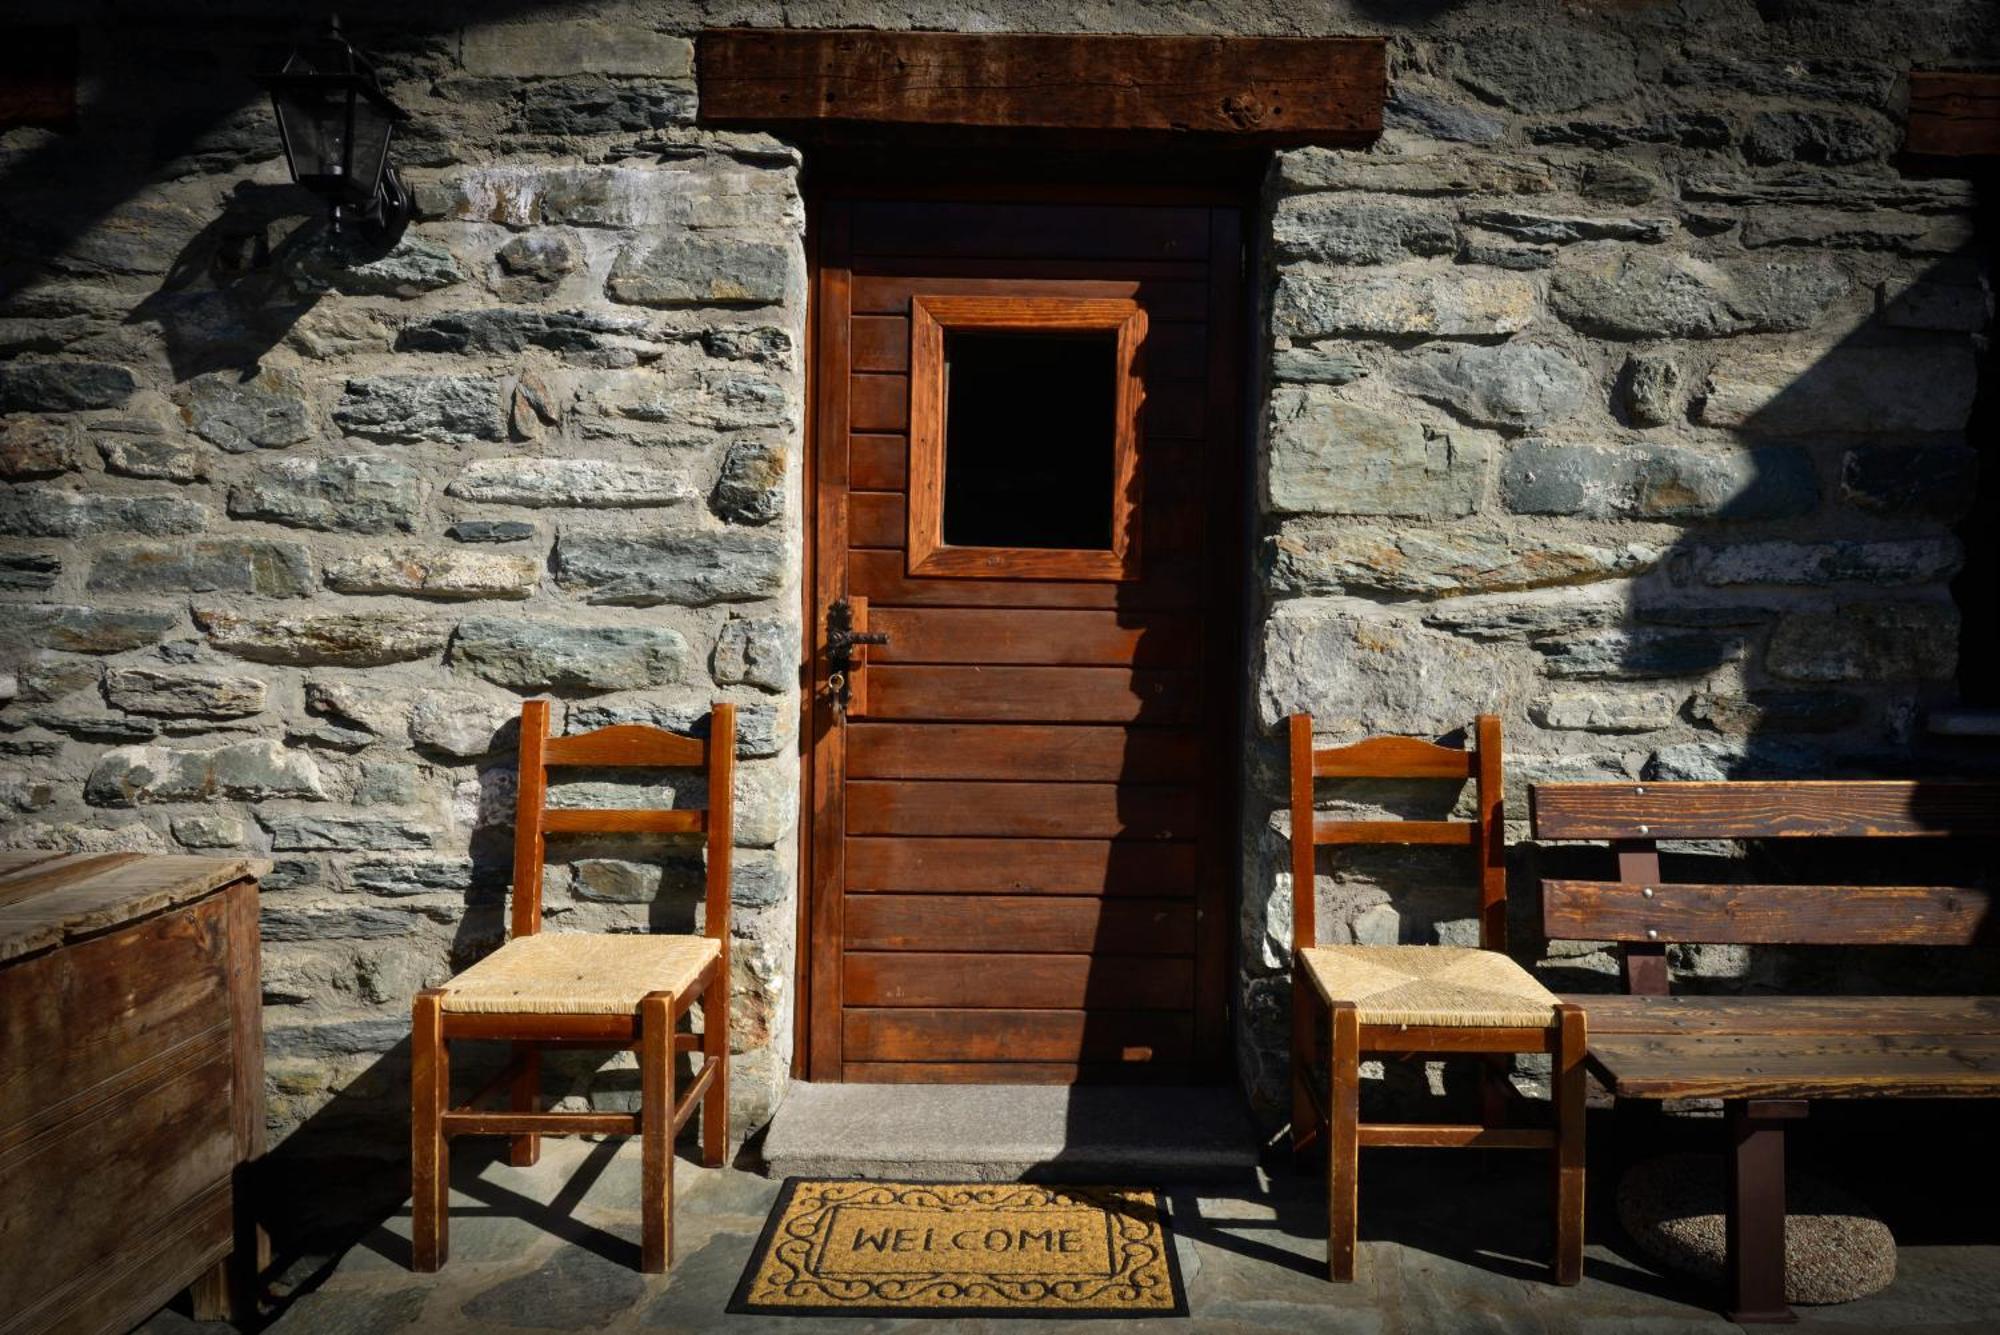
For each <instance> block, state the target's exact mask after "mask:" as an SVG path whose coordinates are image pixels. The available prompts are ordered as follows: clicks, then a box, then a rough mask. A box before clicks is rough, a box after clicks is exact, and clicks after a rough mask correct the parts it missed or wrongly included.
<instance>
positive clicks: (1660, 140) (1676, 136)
mask: <svg viewBox="0 0 2000 1335" xmlns="http://www.w3.org/2000/svg"><path fill="white" fill-rule="evenodd" d="M1734 138H1735V132H1734V129H1733V126H1732V123H1731V121H1730V119H1729V118H1728V117H1726V116H1722V115H1718V114H1717V113H1715V112H1712V111H1662V112H1656V113H1655V114H1653V115H1651V116H1647V117H1644V118H1643V119H1636V120H1635V119H1633V118H1631V117H1628V116H1624V115H1609V116H1585V117H1579V118H1576V119H1573V120H1564V121H1544V122H1542V123H1540V124H1538V125H1530V126H1529V127H1528V140H1529V142H1530V143H1535V144H1561V145H1566V146H1575V147H1580V148H1595V149H1600V150H1601V149H1615V148H1630V147H1632V146H1633V145H1635V144H1668V145H1672V146H1674V147H1678V148H1726V147H1728V146H1729V144H1730V142H1731V141H1732V140H1733V139H1734Z"/></svg>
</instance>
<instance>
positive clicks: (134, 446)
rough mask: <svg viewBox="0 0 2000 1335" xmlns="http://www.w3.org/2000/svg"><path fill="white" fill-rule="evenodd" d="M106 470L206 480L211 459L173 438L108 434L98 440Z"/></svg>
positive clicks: (152, 477)
mask: <svg viewBox="0 0 2000 1335" xmlns="http://www.w3.org/2000/svg"><path fill="white" fill-rule="evenodd" d="M97 452H98V454H99V455H100V456H101V457H102V458H103V460H104V471H105V472H107V473H111V474H113V475H115V476H117V477H137V478H147V479H150V480H152V481H155V482H206V481H207V480H208V459H207V458H206V457H204V456H203V455H202V454H201V453H199V452H197V451H195V450H190V449H186V448H184V447H182V446H179V445H176V444H174V443H173V442H171V441H165V440H152V439H148V438H145V437H136V436H108V437H105V438H103V439H100V440H99V441H98V442H97Z"/></svg>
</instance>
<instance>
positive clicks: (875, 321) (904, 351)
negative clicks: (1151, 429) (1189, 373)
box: [853, 315, 1186, 375]
mask: <svg viewBox="0 0 2000 1335" xmlns="http://www.w3.org/2000/svg"><path fill="white" fill-rule="evenodd" d="M853 349H854V368H853V369H855V370H856V371H897V372H904V371H908V370H909V369H910V322H909V321H908V320H907V319H905V318H904V317H902V316H900V315H857V316H855V317H854V324H853ZM1176 364H1177V365H1178V364H1180V363H1176ZM1174 374H1176V375H1180V374H1186V373H1185V372H1180V371H1177V372H1175V373H1174Z"/></svg>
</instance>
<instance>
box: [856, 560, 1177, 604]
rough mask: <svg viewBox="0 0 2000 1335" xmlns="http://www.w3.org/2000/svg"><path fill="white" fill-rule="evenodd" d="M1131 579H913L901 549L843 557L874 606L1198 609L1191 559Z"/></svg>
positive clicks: (1153, 566)
mask: <svg viewBox="0 0 2000 1335" xmlns="http://www.w3.org/2000/svg"><path fill="white" fill-rule="evenodd" d="M1145 564H1146V573H1145V575H1144V577H1143V578H1141V579H1140V580H1139V582H1138V583H1136V584H1118V583H1113V582H1112V581H1110V580H1100V581H1091V582H1085V581H1080V580H1054V579H1006V580H999V579H923V578H916V579H912V578H910V577H909V576H908V575H907V574H905V573H904V557H903V553H902V552H900V551H892V552H883V551H856V552H850V553H849V554H848V558H847V580H848V588H849V590H850V592H852V593H856V594H859V595H860V596H862V597H864V598H866V599H868V600H869V601H870V602H871V603H872V604H874V605H875V606H877V607H1078V608H1090V607H1110V608H1122V609H1124V610H1126V611H1132V612H1150V611H1171V610H1188V609H1193V608H1199V607H1201V606H1202V604H1203V602H1204V598H1203V595H1202V586H1201V578H1202V574H1203V572H1202V570H1201V568H1200V566H1199V565H1197V564H1195V563H1193V562H1190V561H1185V560H1182V561H1166V560H1159V561H1155V560H1150V559H1149V560H1147V561H1146V563H1145Z"/></svg>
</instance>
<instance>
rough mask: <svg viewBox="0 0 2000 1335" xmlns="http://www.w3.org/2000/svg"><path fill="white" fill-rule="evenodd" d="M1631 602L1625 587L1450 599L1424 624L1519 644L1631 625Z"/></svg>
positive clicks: (1427, 613)
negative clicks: (1627, 623) (1628, 622)
mask: <svg viewBox="0 0 2000 1335" xmlns="http://www.w3.org/2000/svg"><path fill="white" fill-rule="evenodd" d="M1631 618H1632V609H1631V605H1630V597H1629V595H1628V593H1627V591H1626V590H1625V589H1624V588H1623V587H1621V586H1615V585H1613V586H1605V587H1602V588H1594V589H1569V588H1560V587H1559V588H1553V589H1540V590H1532V591H1529V592H1526V593H1521V594H1508V595H1502V596H1497V597H1470V598H1447V599H1444V600H1443V601H1441V602H1437V603H1434V604H1432V605H1430V606H1428V607H1426V608H1425V609H1424V611H1423V622H1424V624H1425V625H1426V626H1430V627H1433V628H1434V629H1437V630H1445V631H1450V632H1451V633H1452V634H1453V635H1461V636H1464V637H1465V638H1467V639H1472V640H1488V641H1493V642H1498V643H1510V644H1517V643H1520V642H1522V641H1526V640H1537V639H1542V638H1544V637H1550V636H1559V635H1578V634H1581V633H1583V632H1585V631H1592V630H1601V629H1604V628H1606V627H1610V626H1618V625H1623V624H1624V623H1625V622H1627V621H1629V620H1631Z"/></svg>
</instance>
